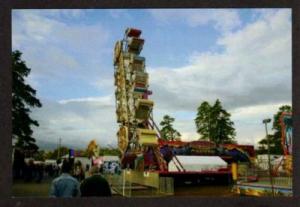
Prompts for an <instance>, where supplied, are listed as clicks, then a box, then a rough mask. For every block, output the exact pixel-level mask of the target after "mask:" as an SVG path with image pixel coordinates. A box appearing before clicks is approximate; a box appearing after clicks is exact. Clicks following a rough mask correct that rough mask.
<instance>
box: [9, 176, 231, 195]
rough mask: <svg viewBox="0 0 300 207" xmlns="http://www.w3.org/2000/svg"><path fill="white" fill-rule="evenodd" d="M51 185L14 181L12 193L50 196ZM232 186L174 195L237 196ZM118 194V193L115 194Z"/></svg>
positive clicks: (144, 192)
mask: <svg viewBox="0 0 300 207" xmlns="http://www.w3.org/2000/svg"><path fill="white" fill-rule="evenodd" d="M50 186H51V180H43V181H42V182H41V183H36V182H26V183H25V182H23V181H17V182H14V184H13V186H12V194H13V196H14V197H48V195H49V190H50ZM231 189H232V187H231V186H186V187H177V188H175V189H174V196H220V197H224V196H225V197H228V196H229V197H230V196H237V195H236V194H234V193H233V192H232V190H231ZM152 194H153V192H152V191H149V190H141V189H140V190H138V191H136V190H135V191H133V192H132V196H138V197H139V196H145V197H147V196H151V195H152ZM114 196H117V195H114Z"/></svg>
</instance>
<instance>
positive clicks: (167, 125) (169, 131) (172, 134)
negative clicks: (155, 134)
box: [160, 115, 181, 141]
mask: <svg viewBox="0 0 300 207" xmlns="http://www.w3.org/2000/svg"><path fill="white" fill-rule="evenodd" d="M174 121H175V119H174V118H172V117H170V116H169V115H165V116H164V117H163V120H162V121H161V122H160V126H161V127H162V129H161V130H160V132H161V136H162V139H164V140H171V141H174V140H178V138H180V137H181V134H180V133H179V132H178V131H177V130H176V129H174V128H173V125H172V123H173V122H174Z"/></svg>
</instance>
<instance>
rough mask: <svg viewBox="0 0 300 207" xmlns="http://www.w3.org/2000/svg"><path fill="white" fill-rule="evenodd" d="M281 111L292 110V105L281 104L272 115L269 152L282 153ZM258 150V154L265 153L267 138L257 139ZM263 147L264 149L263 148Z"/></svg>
mask: <svg viewBox="0 0 300 207" xmlns="http://www.w3.org/2000/svg"><path fill="white" fill-rule="evenodd" d="M283 112H288V113H289V112H292V107H291V106H289V105H283V106H281V107H279V109H278V111H277V113H276V114H274V116H273V126H272V129H273V130H274V134H271V135H269V138H270V139H269V141H270V153H271V154H278V155H281V154H283V149H282V144H281V136H282V135H281V125H280V116H281V114H282V113H283ZM258 144H259V146H258V151H257V153H259V154H264V153H267V149H268V148H267V139H266V138H263V139H262V140H261V141H259V143H258ZM263 149H265V150H263Z"/></svg>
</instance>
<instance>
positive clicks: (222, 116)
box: [160, 99, 236, 145]
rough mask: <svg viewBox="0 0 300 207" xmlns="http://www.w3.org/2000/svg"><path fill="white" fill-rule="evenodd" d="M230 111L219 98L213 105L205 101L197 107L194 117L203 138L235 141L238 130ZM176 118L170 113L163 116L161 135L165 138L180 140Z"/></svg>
mask: <svg viewBox="0 0 300 207" xmlns="http://www.w3.org/2000/svg"><path fill="white" fill-rule="evenodd" d="M230 116H231V115H230V113H228V112H227V111H226V110H225V109H224V108H223V106H222V103H221V101H220V100H219V99H217V100H216V101H215V103H214V104H213V105H210V104H209V103H208V102H207V101H204V102H202V103H201V104H200V106H199V107H198V108H197V114H196V118H195V119H194V121H195V125H196V129H197V133H198V134H199V135H200V138H199V139H201V140H207V141H212V142H215V143H216V144H217V145H219V144H224V143H235V142H236V141H235V136H236V132H235V129H234V123H233V121H231V120H230ZM174 121H175V119H174V118H173V117H171V116H169V115H165V116H164V117H163V121H161V122H160V126H161V127H162V129H161V131H160V132H161V135H162V139H164V140H171V141H173V140H180V138H181V134H180V133H179V132H178V131H177V130H176V129H174V127H173V122H174Z"/></svg>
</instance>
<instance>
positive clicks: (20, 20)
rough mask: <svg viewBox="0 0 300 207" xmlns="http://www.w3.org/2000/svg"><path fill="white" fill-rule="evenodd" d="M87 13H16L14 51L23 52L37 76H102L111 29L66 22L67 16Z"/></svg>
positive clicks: (70, 11) (13, 23) (13, 27)
mask: <svg viewBox="0 0 300 207" xmlns="http://www.w3.org/2000/svg"><path fill="white" fill-rule="evenodd" d="M84 13H85V12H83V11H82V10H47V12H44V11H41V10H28V11H24V10H22V11H14V12H13V18H12V45H13V49H19V50H21V51H22V52H23V54H24V59H25V60H26V62H27V63H28V66H29V67H30V68H32V70H34V71H32V72H33V73H34V74H35V76H38V77H49V76H52V77H56V78H61V79H62V78H65V77H68V76H72V75H73V76H75V75H77V77H81V78H84V77H87V74H92V75H94V76H96V75H99V73H100V72H99V66H101V65H102V62H103V61H105V57H104V55H103V54H107V45H106V44H107V42H108V40H109V37H110V34H109V30H107V29H105V28H104V27H103V26H102V25H101V24H100V23H98V22H96V23H94V24H89V25H87V24H83V23H77V24H75V23H74V22H71V23H66V21H65V19H64V18H66V16H67V17H68V18H71V19H73V20H74V19H75V20H76V19H77V18H80V17H82V16H84ZM62 18H63V20H64V21H63V20H61V19H62ZM95 51H97V52H95ZM79 60H80V61H79ZM89 60H93V61H89Z"/></svg>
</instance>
